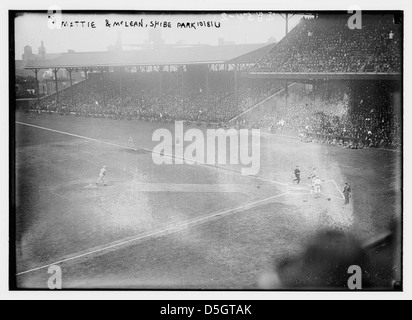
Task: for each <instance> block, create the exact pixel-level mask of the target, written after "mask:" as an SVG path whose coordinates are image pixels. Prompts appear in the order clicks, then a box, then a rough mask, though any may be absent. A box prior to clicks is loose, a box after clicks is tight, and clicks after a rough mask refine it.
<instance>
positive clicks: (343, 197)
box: [332, 180, 345, 199]
mask: <svg viewBox="0 0 412 320" xmlns="http://www.w3.org/2000/svg"><path fill="white" fill-rule="evenodd" d="M332 182H333V184H334V185H335V187H336V189H338V191H339V193H340V196H341V197H342V199H345V196H344V195H343V193H342V191H340V189H339V187H338V185H337V184H336V182H335V180H332Z"/></svg>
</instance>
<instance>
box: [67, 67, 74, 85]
mask: <svg viewBox="0 0 412 320" xmlns="http://www.w3.org/2000/svg"><path fill="white" fill-rule="evenodd" d="M66 70H67V72H68V73H69V78H70V87H71V86H72V85H73V81H72V72H73V68H66Z"/></svg>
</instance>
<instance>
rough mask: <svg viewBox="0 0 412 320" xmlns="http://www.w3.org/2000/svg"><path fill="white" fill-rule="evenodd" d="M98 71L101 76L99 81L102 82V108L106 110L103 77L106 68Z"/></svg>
mask: <svg viewBox="0 0 412 320" xmlns="http://www.w3.org/2000/svg"><path fill="white" fill-rule="evenodd" d="M99 70H100V74H101V80H102V94H103V107H104V108H106V92H105V91H106V89H105V83H104V82H105V76H104V74H105V71H106V68H105V67H101V68H99Z"/></svg>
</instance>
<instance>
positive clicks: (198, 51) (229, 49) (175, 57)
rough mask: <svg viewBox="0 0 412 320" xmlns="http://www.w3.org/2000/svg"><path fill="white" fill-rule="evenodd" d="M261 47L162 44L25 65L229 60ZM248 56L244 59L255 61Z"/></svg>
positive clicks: (76, 54) (71, 54)
mask: <svg viewBox="0 0 412 320" xmlns="http://www.w3.org/2000/svg"><path fill="white" fill-rule="evenodd" d="M272 45H273V44H272ZM265 47H267V44H238V45H221V46H194V47H185V48H176V47H165V48H158V49H144V50H134V51H131V50H130V51H129V50H123V51H102V52H69V53H63V54H61V55H60V56H58V57H57V58H55V59H52V60H44V61H31V62H29V63H28V64H27V65H26V69H35V68H37V69H49V68H70V67H72V68H84V67H106V66H111V67H115V66H144V65H148V66H150V65H188V64H206V63H229V61H233V60H234V59H235V58H237V57H240V56H245V55H246V54H249V53H252V52H253V51H255V50H257V49H262V48H265ZM268 50H269V49H268ZM252 58H253V59H254V55H251V56H250V57H247V56H246V57H244V58H243V61H245V60H247V59H252ZM253 59H252V60H253ZM252 60H250V61H247V62H250V63H253V62H256V60H253V61H252ZM230 63H236V62H230ZM242 63H245V62H242Z"/></svg>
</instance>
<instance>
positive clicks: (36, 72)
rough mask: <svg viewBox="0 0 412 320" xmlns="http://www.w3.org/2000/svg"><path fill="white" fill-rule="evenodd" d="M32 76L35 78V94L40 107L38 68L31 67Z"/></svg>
mask: <svg viewBox="0 0 412 320" xmlns="http://www.w3.org/2000/svg"><path fill="white" fill-rule="evenodd" d="M33 72H34V76H35V78H36V95H37V103H38V105H39V107H40V90H39V79H38V78H37V74H38V72H39V69H33Z"/></svg>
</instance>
